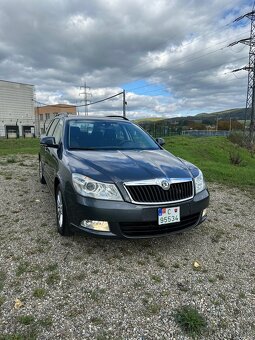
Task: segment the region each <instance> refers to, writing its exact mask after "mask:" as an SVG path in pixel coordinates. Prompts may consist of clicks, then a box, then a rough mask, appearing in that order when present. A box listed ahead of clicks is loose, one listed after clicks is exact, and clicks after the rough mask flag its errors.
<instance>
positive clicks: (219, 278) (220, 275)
mask: <svg viewBox="0 0 255 340" xmlns="http://www.w3.org/2000/svg"><path fill="white" fill-rule="evenodd" d="M216 277H217V279H218V280H221V281H223V280H224V275H223V274H217V275H216Z"/></svg>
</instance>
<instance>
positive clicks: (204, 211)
mask: <svg viewBox="0 0 255 340" xmlns="http://www.w3.org/2000/svg"><path fill="white" fill-rule="evenodd" d="M206 215H207V209H204V210H203V213H202V217H205V216H206Z"/></svg>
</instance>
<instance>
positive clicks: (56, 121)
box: [46, 119, 59, 136]
mask: <svg viewBox="0 0 255 340" xmlns="http://www.w3.org/2000/svg"><path fill="white" fill-rule="evenodd" d="M58 121H59V119H55V120H53V122H52V123H51V124H50V126H49V128H48V130H47V132H46V136H53V131H54V130H55V127H56V125H57V123H58Z"/></svg>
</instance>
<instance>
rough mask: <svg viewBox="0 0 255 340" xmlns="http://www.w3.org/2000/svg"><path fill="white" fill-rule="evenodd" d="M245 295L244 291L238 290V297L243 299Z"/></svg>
mask: <svg viewBox="0 0 255 340" xmlns="http://www.w3.org/2000/svg"><path fill="white" fill-rule="evenodd" d="M245 296H246V295H245V293H244V292H240V293H239V294H238V297H239V299H244V298H245Z"/></svg>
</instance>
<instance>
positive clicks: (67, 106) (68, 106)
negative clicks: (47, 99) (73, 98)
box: [32, 91, 123, 108]
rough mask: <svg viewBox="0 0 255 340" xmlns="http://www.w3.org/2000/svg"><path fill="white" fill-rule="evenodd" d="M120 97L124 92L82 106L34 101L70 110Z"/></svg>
mask: <svg viewBox="0 0 255 340" xmlns="http://www.w3.org/2000/svg"><path fill="white" fill-rule="evenodd" d="M120 95H123V91H122V92H119V93H117V94H114V95H113V96H110V97H107V98H104V99H100V100H97V101H95V102H91V103H87V104H81V105H66V106H65V105H63V104H52V105H51V104H46V103H42V102H39V101H37V100H34V99H32V101H34V102H35V103H37V104H40V105H43V106H54V107H60V108H70V106H75V107H84V106H89V105H94V104H98V103H102V102H104V101H106V100H109V99H112V98H114V97H117V96H120Z"/></svg>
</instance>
